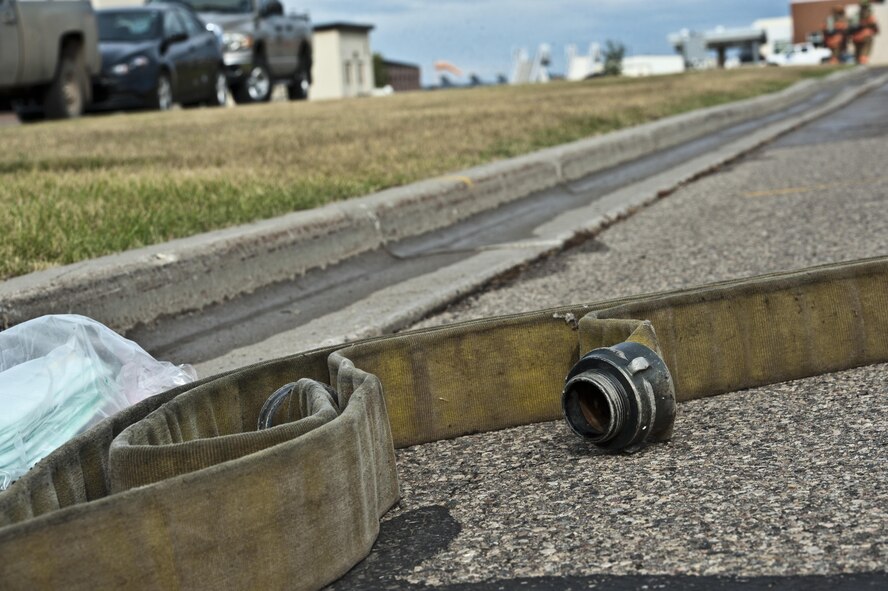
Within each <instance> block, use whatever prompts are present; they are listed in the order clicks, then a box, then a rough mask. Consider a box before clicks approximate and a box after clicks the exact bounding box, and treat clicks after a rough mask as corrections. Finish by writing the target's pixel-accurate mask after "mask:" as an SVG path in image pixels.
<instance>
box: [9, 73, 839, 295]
mask: <svg viewBox="0 0 888 591" xmlns="http://www.w3.org/2000/svg"><path fill="white" fill-rule="evenodd" d="M832 71H833V70H832V69H829V68H810V69H797V68H786V69H783V68H760V69H744V70H735V71H721V72H705V73H693V74H683V75H679V76H667V77H658V78H645V79H613V80H607V79H603V80H595V81H589V82H581V83H566V82H560V83H553V84H548V85H539V86H523V87H491V88H479V89H471V90H451V91H447V92H443V91H442V92H429V93H410V94H403V95H397V96H393V97H389V98H385V99H358V100H344V101H334V102H323V103H274V104H270V105H258V106H252V107H238V108H236V109H215V110H214V109H203V110H196V111H176V112H171V113H162V114H157V113H144V114H128V115H113V116H104V117H89V118H83V119H80V120H76V121H69V122H59V123H46V124H41V125H28V126H21V127H10V128H5V129H2V130H0V145H2V147H3V149H2V150H0V207H2V209H3V210H4V211H5V212H6V219H7V220H8V221H7V223H6V224H5V225H4V230H3V232H2V233H0V279H3V278H8V277H12V276H15V275H20V274H24V273H29V272H31V271H35V270H39V269H44V268H47V267H52V266H56V265H62V264H67V263H72V262H76V261H80V260H83V259H87V258H92V257H96V256H100V255H103V254H108V253H113V252H118V251H122V250H127V249H131V248H136V247H139V246H145V245H148V244H154V243H158V242H163V241H166V240H170V239H172V238H178V237H183V236H189V235H193V234H196V233H200V232H205V231H208V230H213V229H218V228H223V227H226V226H231V225H235V224H242V223H245V222H250V221H254V220H259V219H264V218H269V217H273V216H277V215H280V214H283V213H287V212H291V211H296V210H301V209H308V208H312V207H317V206H319V205H322V204H324V203H328V202H331V201H335V200H340V199H348V198H350V197H355V196H358V195H364V194H367V193H370V192H373V191H378V190H380V189H383V188H387V187H392V186H397V185H402V184H406V183H410V182H413V181H416V180H420V179H423V178H427V177H430V176H434V175H440V174H446V173H449V172H454V171H457V170H460V169H462V168H466V167H469V166H474V165H477V164H480V163H484V162H489V161H492V160H495V159H499V158H508V157H511V156H515V155H519V154H524V153H527V152H530V151H533V150H538V149H540V148H544V147H548V146H552V145H556V144H560V143H564V142H569V141H573V140H577V139H580V138H583V137H587V136H591V135H595V134H600V133H606V132H609V131H613V130H616V129H620V128H623V127H627V126H631V125H637V124H639V123H644V122H646V121H651V120H654V119H657V118H661V117H665V116H668V115H673V114H676V113H681V112H684V111H688V110H692V109H697V108H701V107H708V106H712V105H718V104H722V103H726V102H730V101H735V100H740V99H744V98H748V97H751V96H755V95H759V94H762V93H768V92H774V91H777V90H780V89H783V88H785V87H787V86H789V85H790V84H792V83H794V82H796V81H798V80H801V79H804V78H809V77H815V76H822V75H825V74H828V73H830V72H832Z"/></svg>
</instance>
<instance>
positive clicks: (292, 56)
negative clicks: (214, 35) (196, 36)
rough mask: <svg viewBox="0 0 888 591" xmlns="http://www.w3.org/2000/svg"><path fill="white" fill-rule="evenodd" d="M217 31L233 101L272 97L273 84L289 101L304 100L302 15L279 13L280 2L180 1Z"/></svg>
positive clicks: (307, 34)
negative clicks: (284, 90) (280, 85)
mask: <svg viewBox="0 0 888 591" xmlns="http://www.w3.org/2000/svg"><path fill="white" fill-rule="evenodd" d="M179 1H180V2H184V3H186V4H188V5H189V6H191V7H192V8H193V9H194V10H195V11H197V13H198V15H199V16H200V17H201V18H202V19H203V20H204V22H206V23H208V24H212V25H215V26H217V27H219V29H221V30H222V36H223V42H224V52H225V66H226V71H227V74H228V82H229V86H230V88H231V91H232V94H233V95H234V100H236V101H237V102H239V103H257V102H263V101H267V100H269V99H270V98H271V91H272V89H273V85H274V83H275V82H283V83H285V84H286V85H287V94H288V96H289V97H290V99H291V100H299V99H304V98H306V97H307V96H308V88H309V86H310V85H311V65H312V45H311V22H310V20H309V18H308V15H306V14H286V15H285V14H284V6H283V4H282V3H281V2H280V0H179Z"/></svg>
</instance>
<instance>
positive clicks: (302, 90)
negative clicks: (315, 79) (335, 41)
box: [287, 50, 311, 101]
mask: <svg viewBox="0 0 888 591" xmlns="http://www.w3.org/2000/svg"><path fill="white" fill-rule="evenodd" d="M310 86H311V52H307V51H305V50H303V51H301V52H300V54H299V69H298V70H297V71H296V75H295V76H293V81H292V82H290V84H288V85H287V97H288V98H289V99H290V100H291V101H303V100H305V99H307V98H308V89H309V87H310Z"/></svg>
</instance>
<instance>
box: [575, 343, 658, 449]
mask: <svg viewBox="0 0 888 591" xmlns="http://www.w3.org/2000/svg"><path fill="white" fill-rule="evenodd" d="M561 408H562V410H563V412H564V418H565V420H566V421H567V424H568V425H570V428H571V429H572V430H573V431H574V432H575V433H576V434H577V435H579V436H581V437H583V438H585V439H588V440H589V441H591V442H592V443H594V444H595V445H597V446H598V447H600V448H602V449H604V450H606V451H609V452H619V451H629V452H632V451H637V450H638V449H640V448H641V447H643V446H644V445H646V444H648V443H655V442H660V441H668V440H669V439H670V438H671V437H672V425H673V423H674V421H675V387H674V385H673V383H672V376H671V375H669V369H668V368H667V367H666V363H665V362H664V361H663V359H661V358H660V356H659V355H658V354H657V353H656V352H654V351H653V350H651V349H649V348H648V347H645V346H644V345H641V344H638V343H633V342H625V343H620V344H619V345H615V346H613V347H605V348H601V349H595V350H593V351H591V352H589V353H587V354H586V355H585V356H583V358H582V359H580V360H579V361H578V362H577V364H576V365H574V366H573V369H571V370H570V373H569V374H568V375H567V379H566V381H565V385H564V392H563V394H562V395H561Z"/></svg>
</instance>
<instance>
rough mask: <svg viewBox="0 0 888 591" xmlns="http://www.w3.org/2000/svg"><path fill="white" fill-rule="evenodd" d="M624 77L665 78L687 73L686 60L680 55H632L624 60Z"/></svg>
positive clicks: (622, 66)
mask: <svg viewBox="0 0 888 591" xmlns="http://www.w3.org/2000/svg"><path fill="white" fill-rule="evenodd" d="M621 68H622V74H623V76H628V77H630V78H639V77H641V76H663V75H666V74H680V73H682V72H684V71H685V62H684V58H683V57H682V56H680V55H632V56H629V57H624V58H623V63H622V65H621Z"/></svg>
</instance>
